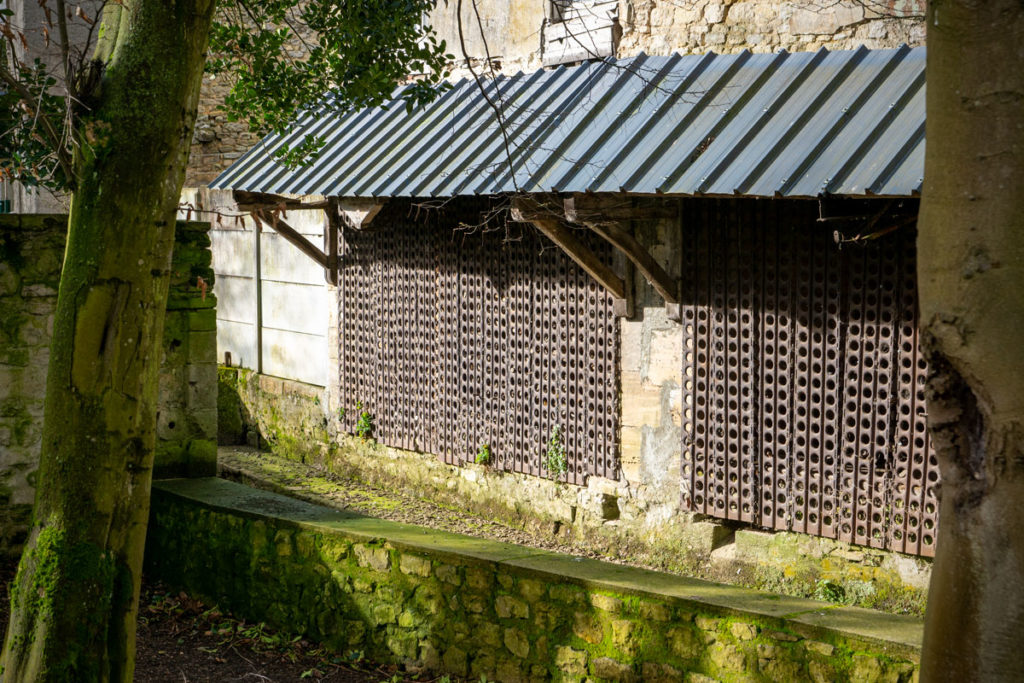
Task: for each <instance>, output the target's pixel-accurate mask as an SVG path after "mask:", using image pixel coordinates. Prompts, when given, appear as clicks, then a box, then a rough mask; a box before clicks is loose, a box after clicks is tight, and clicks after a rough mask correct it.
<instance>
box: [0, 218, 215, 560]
mask: <svg viewBox="0 0 1024 683" xmlns="http://www.w3.org/2000/svg"><path fill="white" fill-rule="evenodd" d="M207 228H208V226H207V225H206V224H203V223H187V224H186V223H179V225H178V231H177V235H176V238H177V243H176V247H175V254H174V263H173V266H172V271H173V273H172V283H171V285H172V288H171V293H170V297H169V300H168V314H167V319H166V323H165V325H166V330H165V335H164V357H163V359H162V364H161V371H160V391H161V403H160V411H161V412H160V418H159V422H158V439H159V441H158V446H157V450H158V460H157V470H156V471H157V472H158V473H163V474H170V473H173V474H177V475H181V474H190V475H197V474H203V475H205V474H211V473H213V471H214V469H215V466H216V465H215V463H216V401H217V395H216V387H217V385H216V380H217V376H216V372H217V368H216V356H215V344H216V331H215V327H214V325H215V321H214V318H213V316H214V314H215V313H214V306H215V303H216V299H215V298H214V296H213V294H212V292H210V291H209V289H207V290H206V293H205V296H204V293H203V290H202V289H200V288H197V287H196V284H197V281H198V280H197V278H203V281H204V282H205V283H206V285H207V287H212V285H213V272H212V271H211V270H210V251H209V238H208V237H207V236H206V230H207ZM66 232H67V218H66V217H65V216H53V215H38V214H37V215H16V214H15V215H7V216H0V555H4V554H13V553H16V552H18V550H19V548H20V546H21V544H22V542H23V541H24V535H25V533H26V532H27V529H28V520H29V515H30V514H31V509H32V502H33V499H34V497H35V472H36V466H37V462H38V459H39V449H40V442H41V437H42V419H43V400H44V390H45V385H46V369H47V364H48V362H49V356H50V349H49V345H50V337H51V336H52V334H53V313H54V310H55V308H56V304H57V288H58V285H59V281H60V269H61V264H62V261H63V256H64V241H65V235H66Z"/></svg>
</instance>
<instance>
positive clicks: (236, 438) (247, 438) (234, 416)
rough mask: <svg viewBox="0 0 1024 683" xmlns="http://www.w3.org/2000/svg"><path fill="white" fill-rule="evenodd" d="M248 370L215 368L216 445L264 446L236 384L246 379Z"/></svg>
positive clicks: (264, 443) (262, 438)
mask: <svg viewBox="0 0 1024 683" xmlns="http://www.w3.org/2000/svg"><path fill="white" fill-rule="evenodd" d="M250 374H251V373H250V371H249V370H245V369H243V368H225V367H220V368H218V369H217V444H218V445H220V446H246V445H248V446H252V447H253V448H260V447H261V446H264V445H266V438H265V437H264V436H263V435H262V434H260V431H259V429H258V428H257V426H256V424H257V423H256V419H255V418H254V417H253V414H252V412H251V411H250V410H249V407H248V406H247V405H246V404H245V402H244V401H242V399H241V397H240V396H239V395H238V388H239V385H240V384H242V385H244V384H245V383H246V382H248V380H249V375H250Z"/></svg>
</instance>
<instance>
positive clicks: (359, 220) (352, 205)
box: [332, 198, 384, 230]
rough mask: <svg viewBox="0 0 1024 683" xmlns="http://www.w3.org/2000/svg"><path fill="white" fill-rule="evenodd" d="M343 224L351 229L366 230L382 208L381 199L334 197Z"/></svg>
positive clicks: (382, 202)
mask: <svg viewBox="0 0 1024 683" xmlns="http://www.w3.org/2000/svg"><path fill="white" fill-rule="evenodd" d="M332 201H334V202H335V203H336V205H337V211H338V213H339V214H340V216H341V219H342V220H343V221H345V225H347V226H348V227H350V228H352V229H353V230H366V229H368V228H369V227H370V222H371V221H373V219H374V218H376V217H377V214H378V213H380V210H381V209H383V208H384V200H382V199H347V198H346V199H334V200H332Z"/></svg>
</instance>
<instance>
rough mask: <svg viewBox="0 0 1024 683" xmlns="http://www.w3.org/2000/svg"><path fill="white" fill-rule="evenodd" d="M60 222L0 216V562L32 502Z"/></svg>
mask: <svg viewBox="0 0 1024 683" xmlns="http://www.w3.org/2000/svg"><path fill="white" fill-rule="evenodd" d="M66 229H67V224H66V220H65V219H64V218H63V217H60V216H38V215H37V216H16V215H9V216H0V555H11V554H14V553H16V552H17V551H18V550H19V549H20V547H21V544H22V543H23V542H24V539H25V534H26V533H27V531H28V528H29V518H30V516H31V514H32V502H33V500H34V498H35V475H36V463H37V461H38V459H39V445H40V440H41V438H42V422H43V388H44V386H45V385H46V368H47V365H48V363H49V361H50V336H51V335H52V334H53V311H54V307H55V306H56V304H57V287H58V284H59V282H60V268H61V261H62V257H63V254H64V233H65V231H66Z"/></svg>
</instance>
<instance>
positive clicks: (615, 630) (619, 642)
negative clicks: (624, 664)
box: [612, 619, 640, 656]
mask: <svg viewBox="0 0 1024 683" xmlns="http://www.w3.org/2000/svg"><path fill="white" fill-rule="evenodd" d="M639 632H640V628H639V627H638V626H637V625H636V624H635V623H633V622H632V621H629V620H628V619H616V620H615V621H613V622H612V644H613V645H614V646H615V649H617V650H619V651H620V652H622V653H623V654H625V655H629V656H633V655H635V654H636V653H637V652H638V651H639V649H640V639H639Z"/></svg>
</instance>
